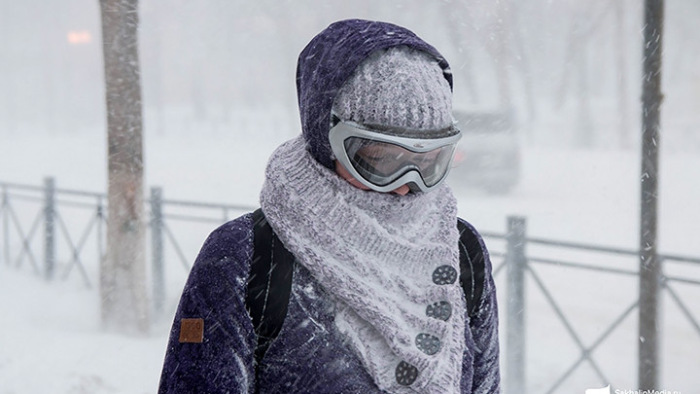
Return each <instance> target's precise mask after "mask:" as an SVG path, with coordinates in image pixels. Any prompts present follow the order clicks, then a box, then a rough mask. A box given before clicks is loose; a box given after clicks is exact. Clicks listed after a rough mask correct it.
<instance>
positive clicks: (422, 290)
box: [260, 137, 466, 394]
mask: <svg viewBox="0 0 700 394" xmlns="http://www.w3.org/2000/svg"><path fill="white" fill-rule="evenodd" d="M260 203H261V206H262V209H263V212H264V213H265V216H266V218H267V220H268V221H269V223H270V225H271V226H272V228H273V229H274V231H275V233H276V234H277V235H278V236H279V237H280V239H281V240H282V242H284V244H285V246H286V247H287V248H288V249H289V250H290V251H291V252H292V254H294V256H295V257H296V258H297V260H298V261H299V262H300V263H301V264H302V265H303V266H304V267H305V268H307V269H308V270H309V271H310V272H311V274H312V275H313V276H314V278H315V279H316V280H317V281H318V283H320V284H321V285H322V286H323V287H324V288H325V289H326V291H327V292H328V293H329V294H331V295H332V296H333V297H334V300H335V303H336V317H335V324H336V327H337V328H338V330H339V331H340V332H341V333H343V334H344V335H346V336H347V337H348V339H349V341H350V343H351V344H352V345H353V347H354V349H355V350H356V351H357V354H358V356H359V357H360V359H361V360H362V362H363V365H364V366H365V368H366V369H367V371H368V372H369V374H370V375H371V376H372V378H373V379H374V381H375V383H376V384H377V386H378V387H379V388H380V389H382V390H385V391H388V392H391V393H416V392H419V393H440V394H443V393H456V392H459V388H460V380H461V375H462V357H463V351H464V328H465V327H464V324H465V323H464V319H465V314H466V312H465V309H466V307H465V302H464V296H463V292H462V290H461V287H460V285H459V278H458V277H457V279H456V280H455V281H454V283H451V284H436V283H434V281H433V280H434V279H433V278H434V274H435V270H436V269H437V268H438V267H443V268H441V270H442V272H445V270H447V272H450V273H453V269H454V270H455V271H454V272H456V273H459V250H458V247H457V243H458V238H459V234H458V231H457V216H456V215H457V208H456V201H455V199H454V196H453V195H452V193H451V192H450V190H449V188H448V187H447V186H444V185H443V186H440V187H439V188H438V189H436V190H434V191H432V192H429V193H417V194H409V195H406V196H399V195H395V194H390V193H377V192H373V191H363V190H360V189H357V188H355V187H353V186H352V185H350V184H349V183H348V182H347V181H345V180H344V179H342V178H340V177H339V176H338V175H336V174H335V173H334V172H332V171H331V170H329V169H328V168H326V167H324V166H322V165H321V164H319V163H318V162H316V160H314V159H313V158H312V157H311V155H310V154H309V153H308V152H307V150H306V148H305V142H304V139H303V138H302V137H298V138H296V139H293V140H291V141H288V142H286V143H284V144H283V145H282V146H280V147H279V148H278V149H277V150H276V151H275V153H274V154H273V155H272V157H271V158H270V162H269V164H268V167H267V171H266V180H265V184H264V186H263V189H262V192H261V196H260ZM445 266H448V267H445ZM450 267H451V268H450ZM448 276H450V275H448ZM457 276H458V275H457ZM436 280H437V279H436ZM441 301H447V302H449V304H450V306H451V317H450V318H449V319H448V320H447V321H443V320H441V319H440V318H437V317H435V314H434V313H433V314H432V315H431V313H429V312H428V309H430V308H429V306H430V305H434V304H435V303H438V302H441ZM429 315H431V316H432V317H431V316H429ZM436 339H437V341H436ZM433 353H434V354H433ZM411 366H412V367H415V370H414V369H413V368H412V367H411ZM397 367H398V368H397ZM397 369H398V370H399V371H401V372H403V374H399V375H401V376H402V379H403V383H404V384H400V383H399V382H397ZM415 372H417V373H418V374H417V377H416V378H415V381H413V376H412V375H414V373H415ZM407 382H412V383H411V384H410V385H406V383H407Z"/></svg>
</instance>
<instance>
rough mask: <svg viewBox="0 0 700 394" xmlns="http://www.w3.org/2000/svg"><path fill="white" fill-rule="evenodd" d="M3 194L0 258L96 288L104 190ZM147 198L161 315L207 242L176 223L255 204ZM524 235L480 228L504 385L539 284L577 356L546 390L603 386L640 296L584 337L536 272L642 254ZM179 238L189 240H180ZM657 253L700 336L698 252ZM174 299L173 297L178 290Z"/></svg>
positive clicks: (521, 375)
mask: <svg viewBox="0 0 700 394" xmlns="http://www.w3.org/2000/svg"><path fill="white" fill-rule="evenodd" d="M0 195H1V198H2V200H1V204H0V232H1V234H2V235H1V242H2V251H1V253H0V256H1V258H2V261H4V264H5V265H8V266H13V267H16V268H22V267H25V266H28V267H30V269H31V270H32V271H33V272H35V273H36V274H37V275H39V276H42V277H44V278H45V279H46V280H54V279H63V280H68V279H70V278H73V277H78V278H79V280H80V281H81V282H82V283H83V284H84V285H85V286H87V287H92V286H94V283H95V281H96V279H95V278H98V277H99V262H100V261H101V259H102V258H103V257H104V255H105V244H106V241H105V236H106V234H105V228H106V212H107V211H106V196H105V195H104V194H102V193H91V192H83V191H76V190H66V189H60V188H57V187H56V183H55V181H54V180H53V179H52V178H47V179H45V180H44V185H43V186H30V185H20V184H13V183H5V182H0ZM147 204H148V218H149V225H148V228H149V238H150V242H149V249H150V256H151V264H150V266H151V267H152V271H151V288H152V298H153V306H154V310H155V311H156V312H157V313H161V312H162V311H163V309H164V305H165V303H166V288H167V286H166V284H165V281H166V272H167V271H169V270H177V271H179V272H180V273H182V275H181V276H185V275H186V273H187V272H188V271H189V269H190V265H191V263H192V262H193V260H194V257H195V254H196V250H197V248H198V247H199V245H201V241H202V240H203V239H202V238H203V236H201V235H197V236H191V234H190V236H185V237H183V236H182V235H178V234H177V230H176V228H180V229H182V228H183V226H184V227H186V228H190V227H191V226H194V225H196V224H199V225H201V226H202V233H201V234H204V235H206V233H208V232H209V231H211V229H212V228H213V227H215V226H217V225H219V224H222V223H224V222H226V221H228V220H230V219H231V218H232V217H233V216H237V215H240V214H242V213H244V212H249V211H252V210H253V207H249V206H240V205H225V204H207V203H198V202H189V201H177V200H167V199H164V198H163V191H162V189H160V188H152V189H151V191H150V198H149V199H148V201H147ZM526 233H527V231H526V220H525V218H522V217H510V218H509V219H508V231H507V233H506V234H498V233H489V232H483V233H482V235H483V236H484V237H485V238H486V240H487V242H488V243H489V248H490V253H491V258H492V261H493V263H494V272H493V274H494V277H495V278H496V279H497V280H505V283H504V284H505V286H502V287H501V288H499V293H500V294H499V298H501V308H503V307H505V308H504V309H505V313H502V316H501V319H502V321H503V324H502V325H501V326H502V327H503V329H504V330H505V335H504V337H505V343H504V344H503V345H505V346H504V349H505V351H504V352H503V356H502V358H503V359H504V362H503V365H504V369H505V374H504V376H503V377H504V386H505V387H504V388H505V392H507V393H519V392H523V391H524V389H523V388H525V387H528V386H527V384H528V373H529V372H530V371H529V370H528V369H526V365H528V362H527V346H526V343H528V340H527V338H528V332H529V330H528V329H533V328H535V329H537V327H532V324H530V325H531V326H530V327H528V324H527V319H526V317H527V315H528V310H529V309H530V307H529V306H528V304H529V302H528V298H529V297H528V296H530V295H532V294H533V292H537V293H539V294H541V295H542V296H543V298H544V300H546V303H547V304H548V305H549V307H550V308H551V312H550V313H551V315H550V316H547V317H546V319H540V321H548V322H551V321H552V320H553V319H556V320H557V321H558V322H559V323H560V324H561V325H562V326H563V328H564V330H565V332H566V333H567V335H568V339H569V340H570V341H571V343H573V344H574V345H575V347H576V349H577V351H578V354H579V355H578V357H577V358H576V359H575V361H573V362H572V363H571V364H570V365H568V366H567V367H566V368H565V370H564V372H563V373H562V374H561V375H560V376H554V377H551V382H549V381H548V382H547V383H546V388H545V389H544V390H541V392H543V393H547V394H549V393H555V392H557V390H561V388H562V385H563V384H564V383H565V382H566V381H567V379H569V378H570V377H571V375H572V374H573V373H575V372H576V371H577V370H578V369H580V368H581V367H582V366H583V365H585V364H588V365H589V366H590V367H591V368H592V369H593V371H594V372H595V375H596V376H597V377H598V379H600V382H601V383H602V384H603V385H605V384H609V382H610V380H609V378H608V374H607V373H606V371H605V368H603V367H602V366H601V364H600V362H599V360H598V359H597V358H596V357H595V355H594V352H595V351H596V350H597V349H599V348H600V347H601V346H602V344H603V343H604V341H605V340H606V339H608V338H609V337H610V336H611V335H612V334H613V333H614V332H615V331H616V330H618V329H619V327H620V325H621V324H622V322H623V321H625V320H626V319H627V318H628V317H629V316H630V315H631V314H632V313H633V312H634V311H635V310H638V308H639V301H638V299H639V297H638V294H637V296H635V297H633V299H632V300H631V301H630V302H629V304H626V305H624V307H623V308H622V312H620V313H618V314H617V315H616V316H615V317H614V318H612V319H611V320H610V321H609V322H608V323H607V325H606V326H605V327H604V328H603V329H602V330H600V332H599V333H598V335H597V337H596V338H595V339H594V340H592V341H585V340H584V339H583V338H582V335H581V333H580V332H579V330H577V327H576V325H575V324H573V323H572V322H571V318H570V317H569V316H567V313H566V312H565V309H566V308H565V305H563V303H562V302H561V301H560V300H558V299H557V297H556V296H555V295H554V294H553V292H552V291H551V285H552V283H548V281H547V280H546V278H545V277H544V276H543V275H542V274H541V272H540V271H541V270H542V269H543V267H547V266H550V267H558V268H564V269H569V270H571V271H570V272H571V275H572V276H574V275H577V274H576V273H575V272H582V271H588V272H595V273H596V275H604V274H605V275H615V276H624V277H632V278H635V277H638V275H639V271H638V269H636V268H633V267H634V264H630V265H629V267H627V268H624V267H623V266H622V265H621V264H617V263H616V262H617V261H618V259H620V258H626V259H628V260H629V261H630V262H632V263H634V262H635V261H638V256H639V253H638V251H635V250H629V249H621V248H613V247H603V246H595V245H584V244H579V243H573V242H560V241H554V240H549V239H542V238H533V237H527V236H526ZM183 241H185V242H190V244H189V245H187V246H186V247H183ZM582 253H588V254H590V253H595V254H598V255H599V256H604V258H605V259H607V260H608V264H594V263H592V262H591V260H590V259H591V258H590V257H589V256H588V255H586V256H579V257H580V258H579V259H578V260H576V259H571V260H569V259H568V257H564V258H563V257H562V256H574V257H576V256H577V254H582ZM660 258H661V259H662V261H663V262H664V266H669V265H686V266H687V267H690V268H692V270H693V271H692V272H693V273H694V275H678V274H676V275H674V274H668V273H664V275H663V276H662V278H661V284H662V288H663V289H664V291H665V294H667V295H668V296H669V298H670V300H671V301H672V302H673V303H674V304H675V305H677V307H678V308H679V310H680V311H681V314H682V315H683V316H684V317H685V319H687V321H688V322H689V323H690V326H691V327H692V328H693V330H694V332H695V333H697V335H698V336H697V340H698V342H700V324H699V320H698V311H695V312H693V310H692V309H691V307H690V306H689V304H690V301H689V300H687V299H684V298H683V296H682V294H681V292H680V291H678V289H677V286H678V285H681V284H682V285H691V286H697V287H698V288H700V275H699V274H700V258H695V257H687V256H678V255H662V256H660ZM611 259H612V260H611ZM610 261H613V263H612V264H610V263H609V262H610ZM177 266H179V267H177ZM503 272H505V274H503ZM504 275H505V278H503V276H504ZM694 277H697V278H694ZM528 286H529V287H528ZM635 290H637V289H635ZM637 291H638V290H637ZM171 298H176V295H173V297H171ZM504 301H505V302H504ZM502 310H503V309H502ZM527 392H528V393H529V392H530V391H527Z"/></svg>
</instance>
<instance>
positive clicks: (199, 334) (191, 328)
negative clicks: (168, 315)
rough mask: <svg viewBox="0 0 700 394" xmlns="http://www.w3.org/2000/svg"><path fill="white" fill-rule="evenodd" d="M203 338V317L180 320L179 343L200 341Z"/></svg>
mask: <svg viewBox="0 0 700 394" xmlns="http://www.w3.org/2000/svg"><path fill="white" fill-rule="evenodd" d="M203 340H204V319H201V318H199V319H182V320H180V343H202V341H203Z"/></svg>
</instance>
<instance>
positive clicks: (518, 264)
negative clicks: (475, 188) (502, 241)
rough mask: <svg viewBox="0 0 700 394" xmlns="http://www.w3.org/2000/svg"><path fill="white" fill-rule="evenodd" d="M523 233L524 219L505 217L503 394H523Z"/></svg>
mask: <svg viewBox="0 0 700 394" xmlns="http://www.w3.org/2000/svg"><path fill="white" fill-rule="evenodd" d="M525 230H526V221H525V218H524V217H519V216H509V217H508V234H507V236H506V240H507V243H508V245H507V254H506V269H507V283H508V286H507V289H508V290H507V292H508V302H507V304H506V313H507V319H508V320H507V326H506V380H505V392H506V393H523V392H525V269H526V268H527V258H526V257H525Z"/></svg>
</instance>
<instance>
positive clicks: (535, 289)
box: [482, 217, 700, 394]
mask: <svg viewBox="0 0 700 394" xmlns="http://www.w3.org/2000/svg"><path fill="white" fill-rule="evenodd" d="M526 233H527V231H526V220H525V218H522V217H509V218H508V232H507V233H506V234H496V233H482V235H483V236H484V237H486V238H487V241H489V240H500V241H504V242H505V248H501V250H498V249H497V250H494V251H492V252H491V255H492V259H493V261H494V277H496V278H498V277H499V275H503V274H501V272H502V271H505V276H506V278H505V284H506V286H505V288H504V289H499V290H505V293H506V294H505V295H504V296H503V297H500V298H501V299H502V300H505V305H501V307H503V306H505V312H506V313H505V314H502V316H501V317H502V319H503V318H505V320H506V322H505V324H502V327H504V328H505V331H506V332H505V335H504V337H505V350H506V351H505V353H504V354H503V356H504V358H505V360H504V363H503V364H504V367H505V376H504V392H506V393H521V392H527V393H535V392H541V393H546V394H551V393H555V392H568V391H566V390H564V389H563V388H562V385H563V384H564V383H565V382H566V381H567V379H569V378H570V377H571V376H572V374H574V373H575V372H576V371H577V370H579V369H580V368H581V367H582V366H583V365H584V364H586V363H587V364H588V365H589V366H590V367H591V369H592V370H593V371H594V373H595V375H596V376H597V378H598V379H599V382H598V383H599V384H600V387H602V386H605V385H607V384H611V380H610V379H609V375H608V374H607V373H606V371H605V368H603V367H601V364H600V361H599V359H598V358H596V357H595V355H594V352H595V351H596V350H597V349H599V348H600V347H601V346H602V345H603V343H604V342H605V341H606V340H607V339H608V338H610V336H611V335H612V334H613V333H615V331H616V330H618V329H619V328H620V326H621V324H622V323H623V322H624V321H625V320H626V319H628V317H629V316H630V315H632V314H633V312H634V311H637V312H639V294H638V291H639V290H638V288H634V290H635V291H637V293H636V295H635V296H634V297H633V299H632V300H631V301H629V303H628V304H624V305H623V307H622V308H621V309H622V312H619V313H617V314H616V315H615V316H614V317H613V318H612V319H610V321H608V322H607V324H606V325H605V326H604V327H603V328H602V329H600V330H599V332H598V334H597V336H596V337H595V338H594V339H593V340H589V341H585V340H584V339H582V335H581V333H580V330H578V329H577V328H576V325H575V324H573V323H572V322H571V318H570V317H569V316H568V315H567V314H566V313H565V306H564V305H563V304H562V302H561V301H559V300H558V299H557V297H555V296H554V295H553V292H552V291H551V290H550V285H551V283H548V282H547V281H546V280H545V279H544V278H543V276H542V275H541V273H540V270H541V269H542V267H546V266H550V267H558V268H562V269H569V270H570V271H569V272H568V273H567V274H568V275H569V276H570V277H571V278H574V280H575V278H576V276H577V275H578V274H579V272H581V271H592V272H595V273H596V275H613V276H625V277H633V278H635V279H637V280H635V282H634V283H635V284H638V277H639V270H638V267H637V268H629V267H628V268H621V267H620V264H616V263H617V262H618V261H619V260H620V258H627V260H628V261H629V262H630V263H631V264H628V266H638V263H637V262H638V261H639V252H638V251H636V250H631V249H622V248H614V247H604V246H596V245H586V244H581V243H575V242H562V241H555V240H550V239H543V238H534V237H527V236H526ZM503 249H505V251H503ZM529 249H537V252H536V253H530V252H528V250H529ZM577 253H579V254H585V255H586V258H584V259H583V261H576V260H567V259H566V258H562V257H561V256H571V255H574V256H575V255H576V254H577ZM592 254H597V255H598V259H599V260H600V259H601V257H602V260H607V261H608V262H609V263H608V264H593V263H591V262H590V261H587V260H586V259H592V258H591V257H590V255H592ZM550 256H554V257H550ZM659 259H660V260H661V261H662V262H663V264H662V266H664V267H667V268H671V267H672V266H673V265H685V266H687V267H690V271H691V272H688V271H689V270H687V269H686V270H685V273H686V274H688V273H689V274H690V275H692V276H688V275H678V274H670V273H666V272H664V273H662V276H661V278H660V282H661V288H662V289H663V291H664V292H665V294H667V295H668V296H669V299H670V301H671V302H672V303H673V304H675V305H676V306H677V307H678V309H679V311H680V314H681V315H682V316H683V317H684V318H685V319H686V320H687V322H688V323H689V325H690V326H691V327H692V329H693V331H694V333H695V334H697V337H696V339H697V341H698V343H700V323H699V322H700V320H699V318H700V309H699V308H698V304H697V301H695V303H694V304H693V305H694V306H695V311H694V312H693V311H692V309H691V307H690V305H691V304H692V302H693V301H692V300H691V299H688V298H689V297H686V299H684V298H683V297H682V296H681V292H680V291H679V290H678V288H677V286H678V285H681V284H682V285H690V286H695V287H696V289H699V290H700V258H696V257H689V256H679V255H672V254H663V255H660V256H659ZM610 263H612V264H610ZM669 270H670V269H669ZM528 285H529V286H530V288H528ZM533 293H540V295H542V296H543V298H544V299H545V300H546V303H547V304H548V305H549V307H550V308H551V313H550V315H548V316H547V317H546V318H541V319H539V322H546V323H544V324H539V326H536V325H537V321H535V322H534V324H533V323H530V325H529V326H528V324H526V317H527V313H528V310H529V309H530V308H529V306H528V296H531V295H532V294H533ZM616 301H617V300H614V299H613V300H610V302H612V303H614V302H616ZM661 319H662V317H661V316H657V318H656V320H657V321H661ZM553 321H558V323H560V324H561V325H562V327H563V328H564V330H565V332H566V333H567V335H568V338H569V340H570V341H571V343H573V344H574V345H575V347H576V349H577V351H578V357H576V359H575V360H574V361H573V362H571V363H570V364H569V365H566V368H565V369H564V372H563V373H562V374H560V375H559V376H550V378H551V379H550V380H548V381H547V382H545V384H544V387H545V388H544V389H542V390H536V391H532V390H525V388H526V387H529V386H528V381H527V380H528V379H527V377H528V372H529V371H528V370H527V368H526V367H527V365H528V362H526V355H527V346H526V343H528V340H527V336H528V335H527V333H528V332H529V330H531V329H544V330H549V329H550V327H549V326H550V325H551V324H552V322H553ZM545 326H546V327H545ZM635 339H636V338H635ZM639 340H642V341H643V340H645V338H639ZM638 362H641V361H639V360H638ZM659 367H660V366H657V369H659ZM540 386H541V385H540Z"/></svg>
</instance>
